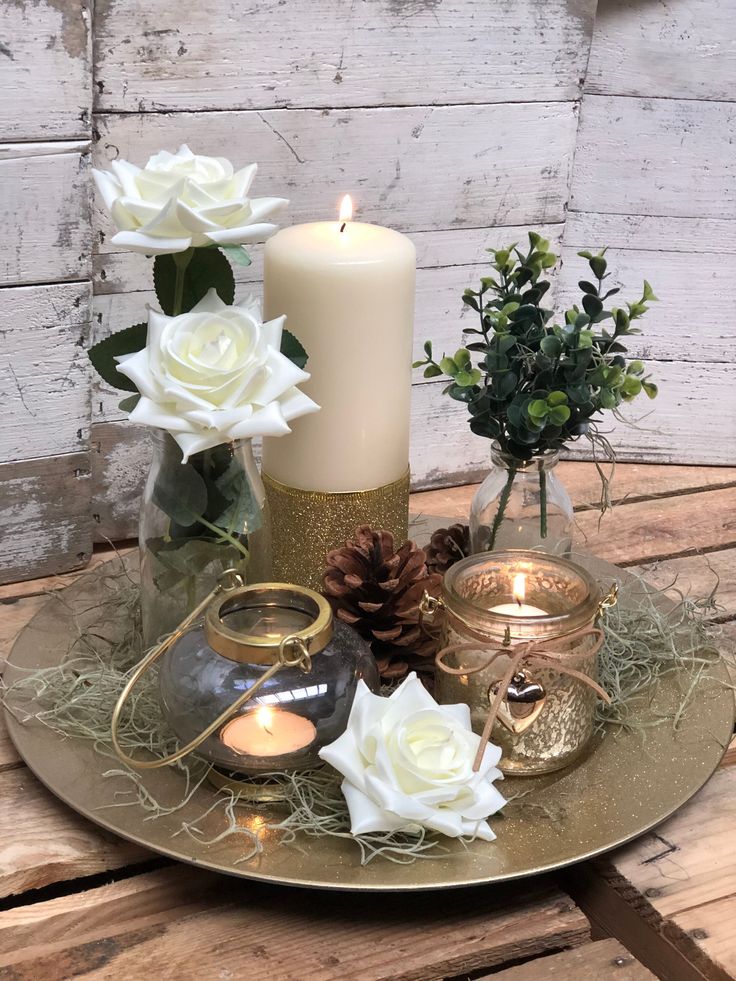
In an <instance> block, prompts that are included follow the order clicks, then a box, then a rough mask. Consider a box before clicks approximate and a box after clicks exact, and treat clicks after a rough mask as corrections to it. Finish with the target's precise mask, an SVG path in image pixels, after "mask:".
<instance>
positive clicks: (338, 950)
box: [0, 882, 589, 981]
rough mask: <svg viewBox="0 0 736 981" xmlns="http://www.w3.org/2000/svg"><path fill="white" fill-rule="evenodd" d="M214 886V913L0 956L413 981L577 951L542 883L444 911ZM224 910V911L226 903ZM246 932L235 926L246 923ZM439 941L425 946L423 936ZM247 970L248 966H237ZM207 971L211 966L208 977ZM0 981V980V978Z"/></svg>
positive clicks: (64, 971)
mask: <svg viewBox="0 0 736 981" xmlns="http://www.w3.org/2000/svg"><path fill="white" fill-rule="evenodd" d="M237 885H238V887H239V888H238V889H237V899H235V900H234V901H233V892H234V889H233V887H232V885H231V884H230V883H224V884H223V890H222V892H223V895H222V897H221V899H220V902H221V903H222V904H223V905H221V907H220V908H213V909H211V910H209V911H205V912H202V913H201V914H194V915H190V916H188V917H183V918H182V919H179V920H172V921H169V922H165V921H164V922H160V921H159V922H155V921H154V918H151V919H150V921H149V922H148V923H146V924H145V925H141V926H140V927H139V928H138V929H128V928H127V926H126V924H125V922H123V923H117V922H115V921H113V922H111V923H110V928H109V932H108V934H107V935H106V937H105V939H104V940H98V941H92V942H90V943H86V944H85V943H82V944H74V942H73V940H72V942H71V943H67V944H64V945H62V944H54V945H53V946H52V948H51V949H50V950H44V949H43V947H41V948H40V949H38V950H34V948H30V949H26V950H25V951H19V952H17V953H16V954H15V955H13V954H10V955H7V956H6V957H4V958H3V960H2V961H0V964H1V963H4V964H5V965H10V964H12V968H13V971H12V977H13V978H14V979H15V981H21V979H30V978H33V979H34V981H36V979H37V978H39V977H43V978H44V979H48V981H52V979H55V978H64V977H69V976H71V975H74V974H84V976H85V977H87V978H89V979H90V981H91V979H95V978H112V977H141V976H143V975H145V976H149V975H150V974H151V973H153V974H160V973H161V972H164V976H167V977H176V976H180V977H208V976H209V977H215V976H219V977H227V976H232V977H238V976H244V968H246V972H247V971H250V970H253V971H256V972H257V974H258V975H259V976H262V977H267V978H269V979H270V981H286V979H293V978H295V977H297V976H298V977H300V978H310V979H314V981H331V979H336V981H337V979H343V978H345V977H350V976H355V977H359V978H360V979H361V981H380V979H386V981H388V979H391V981H421V979H427V981H429V979H430V978H437V977H443V976H447V975H456V974H464V973H466V972H469V971H474V970H477V969H478V968H485V967H489V968H490V967H493V966H495V965H498V964H502V963H504V962H505V961H509V960H513V959H515V958H519V957H524V958H530V957H534V956H537V955H539V954H540V953H542V952H543V951H546V950H556V949H559V948H560V947H566V946H574V945H577V944H579V943H582V942H584V941H585V940H586V939H587V938H588V936H589V929H588V922H587V920H586V919H585V917H584V916H582V914H581V913H580V911H579V910H577V909H576V907H575V906H574V904H572V903H571V902H570V900H569V899H568V897H566V896H565V895H564V894H563V893H561V892H559V891H558V890H556V889H554V888H552V887H550V886H549V885H546V884H544V883H543V882H542V883H539V884H535V885H530V886H529V887H528V888H526V889H524V890H523V891H522V893H521V894H520V893H519V891H518V889H517V890H514V889H513V888H511V889H509V888H503V887H500V888H493V889H492V890H481V889H474V890H462V891H461V890H458V891H457V892H455V893H454V894H453V902H452V905H451V906H449V907H448V906H447V905H445V904H438V903H437V899H436V897H435V896H432V895H431V894H427V893H424V894H418V895H416V896H415V897H413V898H412V902H411V904H409V905H407V903H406V899H405V898H401V897H398V896H392V895H390V894H388V895H384V896H381V897H370V896H363V895H361V894H353V895H351V896H350V899H349V902H346V900H345V897H342V896H339V895H334V894H326V893H323V894H322V895H320V897H319V903H315V902H314V899H313V898H312V894H310V893H304V892H302V891H300V892H299V893H297V891H296V890H289V893H288V896H286V897H285V895H284V892H283V890H281V889H276V888H269V887H267V886H265V885H263V884H260V883H259V884H255V885H252V884H249V883H238V884H237ZM224 903H230V905H224ZM245 924H247V926H246V928H245V929H244V925H245ZM432 934H436V935H437V936H442V943H441V944H437V943H427V942H426V939H427V937H428V936H431V935H432ZM247 965H250V968H248V967H246V966H247ZM213 968H215V970H216V974H215V971H213ZM0 976H1V975H0Z"/></svg>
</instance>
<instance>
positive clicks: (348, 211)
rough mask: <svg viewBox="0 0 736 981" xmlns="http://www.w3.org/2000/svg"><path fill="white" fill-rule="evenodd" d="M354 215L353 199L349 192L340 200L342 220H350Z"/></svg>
mask: <svg viewBox="0 0 736 981" xmlns="http://www.w3.org/2000/svg"><path fill="white" fill-rule="evenodd" d="M352 217H353V199H352V198H351V197H350V195H349V194H346V195H345V197H344V198H343V199H342V201H341V202H340V221H350V219H351V218H352Z"/></svg>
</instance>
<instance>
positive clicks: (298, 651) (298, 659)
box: [110, 569, 312, 770]
mask: <svg viewBox="0 0 736 981" xmlns="http://www.w3.org/2000/svg"><path fill="white" fill-rule="evenodd" d="M243 585H244V583H243V579H242V577H241V576H240V574H239V573H238V572H236V571H235V570H234V569H227V570H226V571H225V572H223V574H222V576H221V577H220V580H219V582H218V583H217V585H216V586H215V588H214V589H213V590H212V591H211V592H210V593H209V594H208V595H207V596H206V597H205V598H204V599H203V600H202V602H201V603H200V604H199V605H198V606H197V607H196V608H195V609H194V610H192V612H191V613H190V614H189V615H188V616H187V617H186V618H185V619H184V620H182V622H181V623H180V624H179V626H178V627H177V628H176V630H175V631H174V632H173V633H171V634H169V635H168V637H165V638H164V639H163V640H162V641H161V643H160V644H157V645H156V647H154V648H153V649H152V650H151V651H150V652H149V653H148V654H147V655H146V656H145V657H144V658H143V660H142V661H141V662H140V664H139V665H138V666H137V667H136V669H135V671H134V672H133V674H132V675H131V676H130V678H129V679H128V682H127V684H126V685H125V687H124V688H123V690H122V692H121V693H120V697H119V698H118V700H117V702H116V704H115V708H114V710H113V713H112V720H111V722H110V735H111V739H112V745H113V749H114V750H115V753H116V755H117V757H118V759H119V760H120V761H121V762H122V763H126V764H127V765H128V766H131V767H133V768H135V769H136V770H156V769H158V768H159V767H162V766H169V765H170V764H172V763H176V762H177V761H178V760H180V759H182V758H183V757H185V756H188V755H189V753H193V752H194V750H195V749H197V748H198V747H199V746H201V745H202V743H203V742H204V741H205V740H206V739H209V737H210V736H211V735H213V734H214V733H215V732H217V730H218V729H219V728H220V727H221V726H222V725H223V724H224V723H225V722H227V720H228V719H229V718H230V717H231V716H233V715H234V714H235V713H236V712H237V711H238V709H241V708H242V707H243V705H245V704H246V702H249V701H250V699H251V698H252V697H253V696H254V695H255V694H256V692H258V691H259V690H260V689H261V688H262V687H263V685H265V683H266V682H267V681H269V680H270V679H271V678H273V676H274V675H275V674H277V673H278V672H279V671H280V670H281V669H282V668H299V670H300V671H303V672H304V673H305V674H307V673H308V672H309V671H311V669H312V659H311V657H310V654H309V649H308V647H307V645H306V643H305V642H304V640H303V639H302V638H301V637H298V636H295V635H293V634H290V635H289V636H288V637H284V638H283V639H282V640H281V642H280V643H279V649H278V656H277V659H276V660H275V661H274V663H273V664H272V665H271V666H270V667H269V668H268V669H267V670H266V671H264V673H263V674H262V675H261V677H260V678H259V679H258V681H256V682H255V683H254V684H253V685H251V687H250V688H249V689H248V690H247V691H245V692H243V694H242V695H241V696H240V697H239V698H237V699H236V700H235V701H234V702H233V703H232V705H230V706H229V707H228V708H226V709H225V711H224V712H221V713H220V715H218V717H217V718H216V719H215V721H214V722H212V723H210V725H208V726H207V728H206V729H205V730H204V731H203V732H201V733H200V734H199V735H198V736H195V737H194V739H192V740H191V741H190V742H188V743H187V744H186V746H182V747H181V749H179V750H177V751H176V752H175V753H171V754H169V756H164V757H163V758H162V759H156V760H135V759H133V757H132V756H128V754H127V753H126V752H125V750H124V749H123V748H122V746H121V745H120V740H119V738H118V728H119V725H120V716H121V714H122V711H123V707H124V706H125V703H126V702H127V700H128V698H129V696H130V693H131V692H132V690H133V688H134V687H135V686H136V684H137V683H138V682H139V681H140V679H141V678H142V677H143V675H144V674H145V673H146V671H148V669H149V668H150V667H151V665H152V664H153V663H154V662H155V661H157V660H158V659H159V658H160V657H162V656H163V655H164V654H165V653H166V651H168V649H169V648H170V647H171V645H172V644H174V643H175V642H176V641H177V640H178V639H179V638H180V637H181V636H182V634H183V633H185V632H186V630H187V629H188V628H189V627H190V626H191V625H192V623H194V621H195V620H196V619H197V618H198V617H200V616H201V615H202V613H203V611H204V610H205V609H206V607H207V606H208V605H209V604H210V603H211V602H212V600H213V599H214V598H215V597H216V596H217V595H218V594H219V593H222V592H229V591H231V590H234V589H238V588H240V587H242V586H243Z"/></svg>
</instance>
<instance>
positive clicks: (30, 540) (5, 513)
mask: <svg viewBox="0 0 736 981" xmlns="http://www.w3.org/2000/svg"><path fill="white" fill-rule="evenodd" d="M90 488H91V481H90V471H89V455H88V454H87V453H73V454H70V455H68V456H59V457H47V458H43V459H39V460H23V462H21V463H4V464H1V465H0V515H2V535H0V583H6V582H16V581H18V580H21V579H32V578H34V577H36V576H50V575H53V574H55V573H57V572H66V571H68V570H69V569H76V568H79V567H81V566H83V565H86V563H87V562H88V561H89V559H90V557H91V554H92V522H91V519H90Z"/></svg>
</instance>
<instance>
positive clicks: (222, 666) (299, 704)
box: [113, 577, 379, 796]
mask: <svg viewBox="0 0 736 981" xmlns="http://www.w3.org/2000/svg"><path fill="white" fill-rule="evenodd" d="M158 658H162V661H161V667H160V671H159V694H160V701H161V707H162V710H163V715H164V718H165V719H166V721H167V723H168V724H169V726H170V727H171V728H172V729H173V731H174V732H175V733H176V735H177V736H178V738H179V740H180V742H181V744H182V748H181V749H180V750H179V751H178V752H177V753H175V754H172V755H171V756H169V757H167V758H166V759H164V760H154V761H137V760H131V759H130V758H128V757H125V754H124V753H122V751H121V749H120V747H119V744H118V742H117V725H118V719H119V715H120V710H121V708H122V705H123V703H124V702H125V700H126V698H127V696H128V695H129V694H130V691H131V690H132V688H133V685H134V684H135V682H136V681H137V680H138V678H140V677H141V675H142V673H143V672H144V671H145V670H146V669H147V668H148V666H149V665H150V664H151V663H152V662H153V661H154V660H156V659H158ZM361 679H362V680H363V681H364V682H365V683H366V685H367V686H368V687H369V688H370V689H371V690H373V691H376V690H377V689H378V686H379V678H378V671H377V668H376V664H375V659H374V658H373V655H372V653H371V649H370V646H369V645H368V643H367V642H366V641H365V640H363V639H362V638H361V637H360V636H359V635H358V634H357V633H356V632H355V631H354V630H353V629H352V627H349V626H347V625H346V624H343V623H341V622H339V621H335V620H334V619H333V615H332V610H331V609H330V606H329V603H328V602H327V600H326V599H325V598H324V597H323V596H321V595H320V594H319V593H316V592H314V591H313V590H311V589H305V588H303V587H300V586H293V585H288V584H283V583H261V584H255V585H251V586H245V585H242V583H241V581H240V580H239V578H238V577H235V581H234V583H233V584H232V585H231V586H230V587H229V588H227V587H225V586H220V587H218V588H217V589H216V590H215V591H214V594H213V595H212V596H211V597H210V598H208V600H206V601H205V603H203V604H201V605H200V607H199V608H198V609H197V610H196V611H194V613H193V614H192V615H191V616H190V617H189V618H187V620H186V621H184V622H183V623H182V624H181V625H180V627H179V629H178V630H177V631H175V633H174V634H172V635H171V637H170V638H168V639H167V640H166V641H164V642H163V643H162V644H161V645H159V647H157V648H154V650H153V651H152V652H151V653H150V654H149V655H147V657H146V658H145V659H144V661H142V662H141V664H140V665H139V666H138V668H137V669H136V672H135V673H134V674H133V676H132V677H131V679H130V681H129V682H128V685H127V686H126V688H125V689H124V691H123V693H122V694H121V697H120V700H119V702H118V705H117V706H116V711H115V713H114V715H113V744H114V746H115V748H116V751H117V752H118V755H119V756H121V758H123V759H124V760H125V762H127V763H129V764H130V765H133V766H136V767H138V768H152V767H156V766H163V765H166V764H167V763H172V762H175V761H176V760H177V759H181V758H182V756H184V755H186V754H187V753H189V752H195V753H196V754H197V755H198V756H199V757H202V758H204V759H205V760H207V761H209V762H210V763H212V764H214V765H215V767H216V768H218V770H219V773H220V774H221V777H222V778H221V779H217V777H216V776H215V779H214V780H213V782H215V783H216V784H218V785H220V786H229V787H232V788H233V789H235V788H234V787H233V781H235V782H236V784H237V780H238V777H239V776H243V775H244V776H246V777H257V776H259V775H260V774H265V773H274V772H294V771H297V770H304V769H308V768H310V767H313V766H315V765H316V764H317V763H318V762H319V757H318V753H319V751H320V749H321V748H322V747H323V746H325V745H327V744H328V743H331V742H333V741H334V740H335V739H337V737H338V736H339V735H341V734H342V732H344V730H345V728H346V725H347V720H348V716H349V714H350V708H351V706H352V703H353V698H354V696H355V691H356V687H357V684H358V681H359V680H361ZM251 796H254V795H251ZM256 796H257V795H256Z"/></svg>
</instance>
